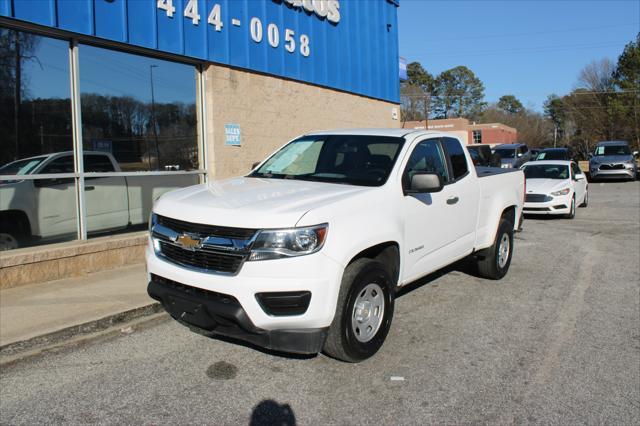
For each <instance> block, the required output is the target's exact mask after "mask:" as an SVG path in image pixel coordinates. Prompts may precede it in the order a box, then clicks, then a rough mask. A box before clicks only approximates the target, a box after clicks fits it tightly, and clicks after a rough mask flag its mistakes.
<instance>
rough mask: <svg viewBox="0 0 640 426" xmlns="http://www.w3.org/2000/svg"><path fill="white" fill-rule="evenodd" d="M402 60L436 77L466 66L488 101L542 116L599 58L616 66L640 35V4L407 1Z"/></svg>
mask: <svg viewBox="0 0 640 426" xmlns="http://www.w3.org/2000/svg"><path fill="white" fill-rule="evenodd" d="M398 31H399V45H400V56H402V57H404V58H406V60H407V62H408V63H411V62H414V61H417V62H420V63H421V64H422V66H423V67H424V68H425V69H426V70H427V71H429V72H430V73H431V74H434V76H435V75H437V74H439V73H440V72H442V71H445V70H447V69H450V68H453V67H456V66H458V65H465V66H466V67H468V68H470V69H471V70H472V71H473V72H474V73H475V74H476V75H477V76H478V77H479V78H480V80H482V82H483V83H484V86H485V101H487V102H496V101H497V100H498V99H499V98H500V96H502V95H508V94H512V95H515V96H516V97H517V98H518V99H519V100H520V101H521V102H522V103H523V104H524V105H525V106H526V107H528V108H531V109H534V110H536V111H542V107H543V103H544V101H545V99H546V98H547V96H548V95H549V94H552V93H555V94H557V95H563V94H566V93H568V92H570V91H571V90H572V89H573V88H574V87H575V85H576V83H577V80H578V74H579V72H580V70H581V69H582V68H584V67H585V66H586V65H587V64H589V63H590V62H591V61H594V60H600V59H603V58H609V59H611V60H612V61H614V63H615V62H616V61H617V59H618V56H619V55H620V54H621V53H622V50H623V49H624V46H625V45H626V44H627V43H629V42H630V41H632V40H635V37H636V35H637V33H638V32H639V31H640V0H624V1H613V0H609V1H596V0H558V1H556V0H538V1H522V0H502V1H483V0H475V1H472V0H467V1H451V0H449V1H437V0H401V1H400V8H399V9H398Z"/></svg>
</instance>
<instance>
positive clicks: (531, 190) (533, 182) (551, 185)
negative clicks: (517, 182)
mask: <svg viewBox="0 0 640 426" xmlns="http://www.w3.org/2000/svg"><path fill="white" fill-rule="evenodd" d="M569 186H571V181H570V180H569V179H527V194H549V193H551V192H553V191H558V190H560V189H563V188H567V187H569Z"/></svg>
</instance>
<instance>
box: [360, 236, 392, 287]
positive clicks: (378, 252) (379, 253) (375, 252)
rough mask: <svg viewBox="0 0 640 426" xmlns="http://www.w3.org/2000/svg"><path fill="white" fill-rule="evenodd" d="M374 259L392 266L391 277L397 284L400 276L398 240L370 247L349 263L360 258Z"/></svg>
mask: <svg viewBox="0 0 640 426" xmlns="http://www.w3.org/2000/svg"><path fill="white" fill-rule="evenodd" d="M363 258H365V259H373V260H378V261H380V262H382V263H383V264H385V265H390V266H391V268H390V269H391V270H390V272H391V277H392V278H393V279H394V280H395V282H396V284H397V282H398V279H399V277H400V245H399V244H398V243H397V242H396V241H385V242H382V243H379V244H376V245H373V246H371V247H368V248H366V249H364V250H362V251H360V252H359V253H358V254H356V255H355V256H353V257H352V258H351V260H349V262H348V265H350V264H352V263H353V262H355V261H356V260H358V259H363Z"/></svg>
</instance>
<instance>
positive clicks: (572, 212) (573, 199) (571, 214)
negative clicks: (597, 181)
mask: <svg viewBox="0 0 640 426" xmlns="http://www.w3.org/2000/svg"><path fill="white" fill-rule="evenodd" d="M564 217H565V219H573V218H574V217H576V194H573V197H571V208H570V209H569V213H567V214H566V215H564Z"/></svg>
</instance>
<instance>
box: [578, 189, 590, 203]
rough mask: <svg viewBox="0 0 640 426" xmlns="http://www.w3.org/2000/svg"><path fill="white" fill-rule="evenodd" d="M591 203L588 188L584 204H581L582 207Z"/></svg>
mask: <svg viewBox="0 0 640 426" xmlns="http://www.w3.org/2000/svg"><path fill="white" fill-rule="evenodd" d="M588 205H589V189H588V188H587V190H586V191H585V193H584V200H583V201H582V204H580V207H587V206H588Z"/></svg>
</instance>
